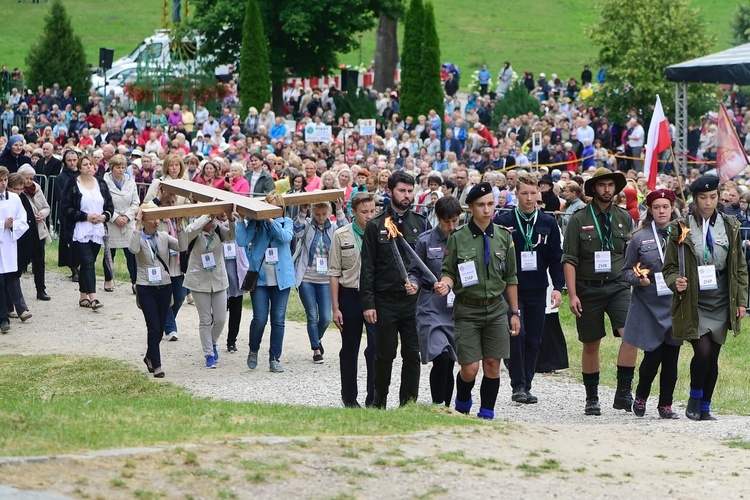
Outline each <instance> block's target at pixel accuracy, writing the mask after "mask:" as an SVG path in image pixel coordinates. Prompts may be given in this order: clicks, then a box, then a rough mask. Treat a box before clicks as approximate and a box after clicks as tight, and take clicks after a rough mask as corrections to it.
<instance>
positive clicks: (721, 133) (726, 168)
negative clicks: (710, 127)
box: [716, 103, 748, 184]
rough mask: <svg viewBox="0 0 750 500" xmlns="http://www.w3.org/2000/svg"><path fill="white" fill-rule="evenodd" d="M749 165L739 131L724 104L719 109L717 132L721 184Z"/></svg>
mask: <svg viewBox="0 0 750 500" xmlns="http://www.w3.org/2000/svg"><path fill="white" fill-rule="evenodd" d="M747 165H748V160H747V155H746V154H745V148H743V147H742V143H741V142H740V138H739V137H738V136H737V129H736V128H735V127H734V124H733V123H732V119H731V118H729V113H727V108H725V107H724V103H721V106H720V107H719V121H718V123H717V130H716V173H717V174H719V180H720V181H721V183H722V184H723V183H725V182H727V181H729V180H732V179H734V178H735V177H736V176H737V175H738V174H739V173H741V172H742V171H743V170H745V168H746V167H747Z"/></svg>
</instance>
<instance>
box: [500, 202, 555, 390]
mask: <svg viewBox="0 0 750 500" xmlns="http://www.w3.org/2000/svg"><path fill="white" fill-rule="evenodd" d="M495 222H496V223H497V224H498V225H500V226H504V227H507V228H510V229H511V230H512V236H513V242H514V244H515V254H516V262H517V263H518V267H519V270H518V276H519V278H520V279H519V280H518V306H519V307H518V308H519V309H520V310H521V331H520V332H519V334H518V335H517V336H514V337H511V338H510V350H511V354H510V360H509V363H508V372H509V375H510V385H511V387H512V388H513V396H512V399H513V401H516V402H518V403H536V402H537V401H538V400H537V397H536V396H534V395H533V394H531V392H530V391H531V382H532V381H533V380H534V373H535V372H536V362H537V359H538V358H539V346H540V345H541V343H542V334H543V333H544V319H545V311H546V306H547V286H548V284H549V279H548V275H547V270H548V269H549V276H551V278H552V285H553V287H554V289H555V290H557V291H562V288H563V286H564V285H565V276H564V275H563V270H562V264H561V262H560V259H561V257H562V245H561V242H560V229H559V227H558V226H557V222H556V221H555V219H554V218H553V217H552V216H550V215H548V214H545V213H544V212H542V211H541V210H534V211H533V212H532V213H531V214H524V213H523V212H522V211H521V209H520V208H516V209H514V210H512V211H508V212H505V213H503V214H502V215H500V216H498V217H496V218H495Z"/></svg>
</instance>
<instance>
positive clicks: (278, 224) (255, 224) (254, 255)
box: [235, 217, 294, 290]
mask: <svg viewBox="0 0 750 500" xmlns="http://www.w3.org/2000/svg"><path fill="white" fill-rule="evenodd" d="M235 232H236V236H237V240H236V241H237V246H238V247H241V248H245V252H247V258H248V261H249V262H250V268H249V269H250V271H257V272H259V275H258V286H265V285H266V283H267V281H266V272H265V270H264V269H263V266H262V265H261V264H262V261H263V256H264V255H265V254H266V249H267V248H270V247H276V248H278V250H279V262H278V263H277V264H276V265H275V266H274V267H275V268H276V283H278V286H279V290H286V289H287V288H291V287H293V286H294V263H293V262H292V251H291V248H290V243H291V241H292V238H293V237H294V227H293V223H292V219H290V218H289V217H278V218H276V219H274V220H273V222H268V221H265V220H264V221H256V220H253V219H250V218H245V220H244V221H239V222H237V226H236V227H235ZM250 243H252V247H251V248H250V250H248V249H247V246H248V245H249V244H250Z"/></svg>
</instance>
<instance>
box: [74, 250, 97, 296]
mask: <svg viewBox="0 0 750 500" xmlns="http://www.w3.org/2000/svg"><path fill="white" fill-rule="evenodd" d="M100 248H101V245H99V244H98V243H94V242H93V241H89V242H86V243H79V242H77V241H74V242H73V255H75V260H76V262H77V263H78V264H80V266H81V269H80V271H78V290H79V291H80V292H81V293H96V272H95V271H94V264H95V263H96V257H97V256H98V255H99V249H100Z"/></svg>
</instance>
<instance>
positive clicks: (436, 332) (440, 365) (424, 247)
mask: <svg viewBox="0 0 750 500" xmlns="http://www.w3.org/2000/svg"><path fill="white" fill-rule="evenodd" d="M462 212H463V210H461V204H460V203H459V202H458V200H457V199H456V198H454V197H453V196H446V197H443V198H440V199H439V200H438V201H437V202H436V203H435V214H436V215H437V218H438V221H439V225H438V227H436V228H435V229H432V230H430V231H427V232H424V233H422V234H421V235H420V236H419V240H418V241H417V246H416V252H417V255H418V256H419V258H420V259H421V260H422V262H424V263H425V264H427V267H428V268H429V269H430V271H432V273H433V274H434V275H435V277H436V278H437V279H438V280H439V279H440V275H441V274H440V267H441V266H442V264H443V255H444V254H445V246H446V244H447V243H448V236H449V235H450V234H451V233H452V232H453V231H454V230H455V229H456V226H457V225H458V218H459V216H460V215H461V213H462ZM409 281H410V282H411V283H412V284H413V285H414V288H412V290H414V292H415V293H416V291H417V290H419V300H418V301H417V317H416V324H417V335H418V336H419V352H420V354H421V358H422V363H423V364H425V365H426V364H427V363H429V362H430V361H432V371H430V391H431V393H432V402H433V403H435V404H445V406H450V404H451V400H452V398H453V379H454V375H453V365H454V364H455V362H456V344H455V341H454V339H453V294H449V295H448V296H447V297H441V296H439V295H438V294H436V293H435V292H434V290H433V286H434V285H435V283H434V282H432V281H430V279H428V278H427V277H426V276H425V275H424V273H423V272H422V270H421V269H420V268H419V266H417V265H416V264H415V262H414V261H412V265H411V267H410V268H409Z"/></svg>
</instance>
